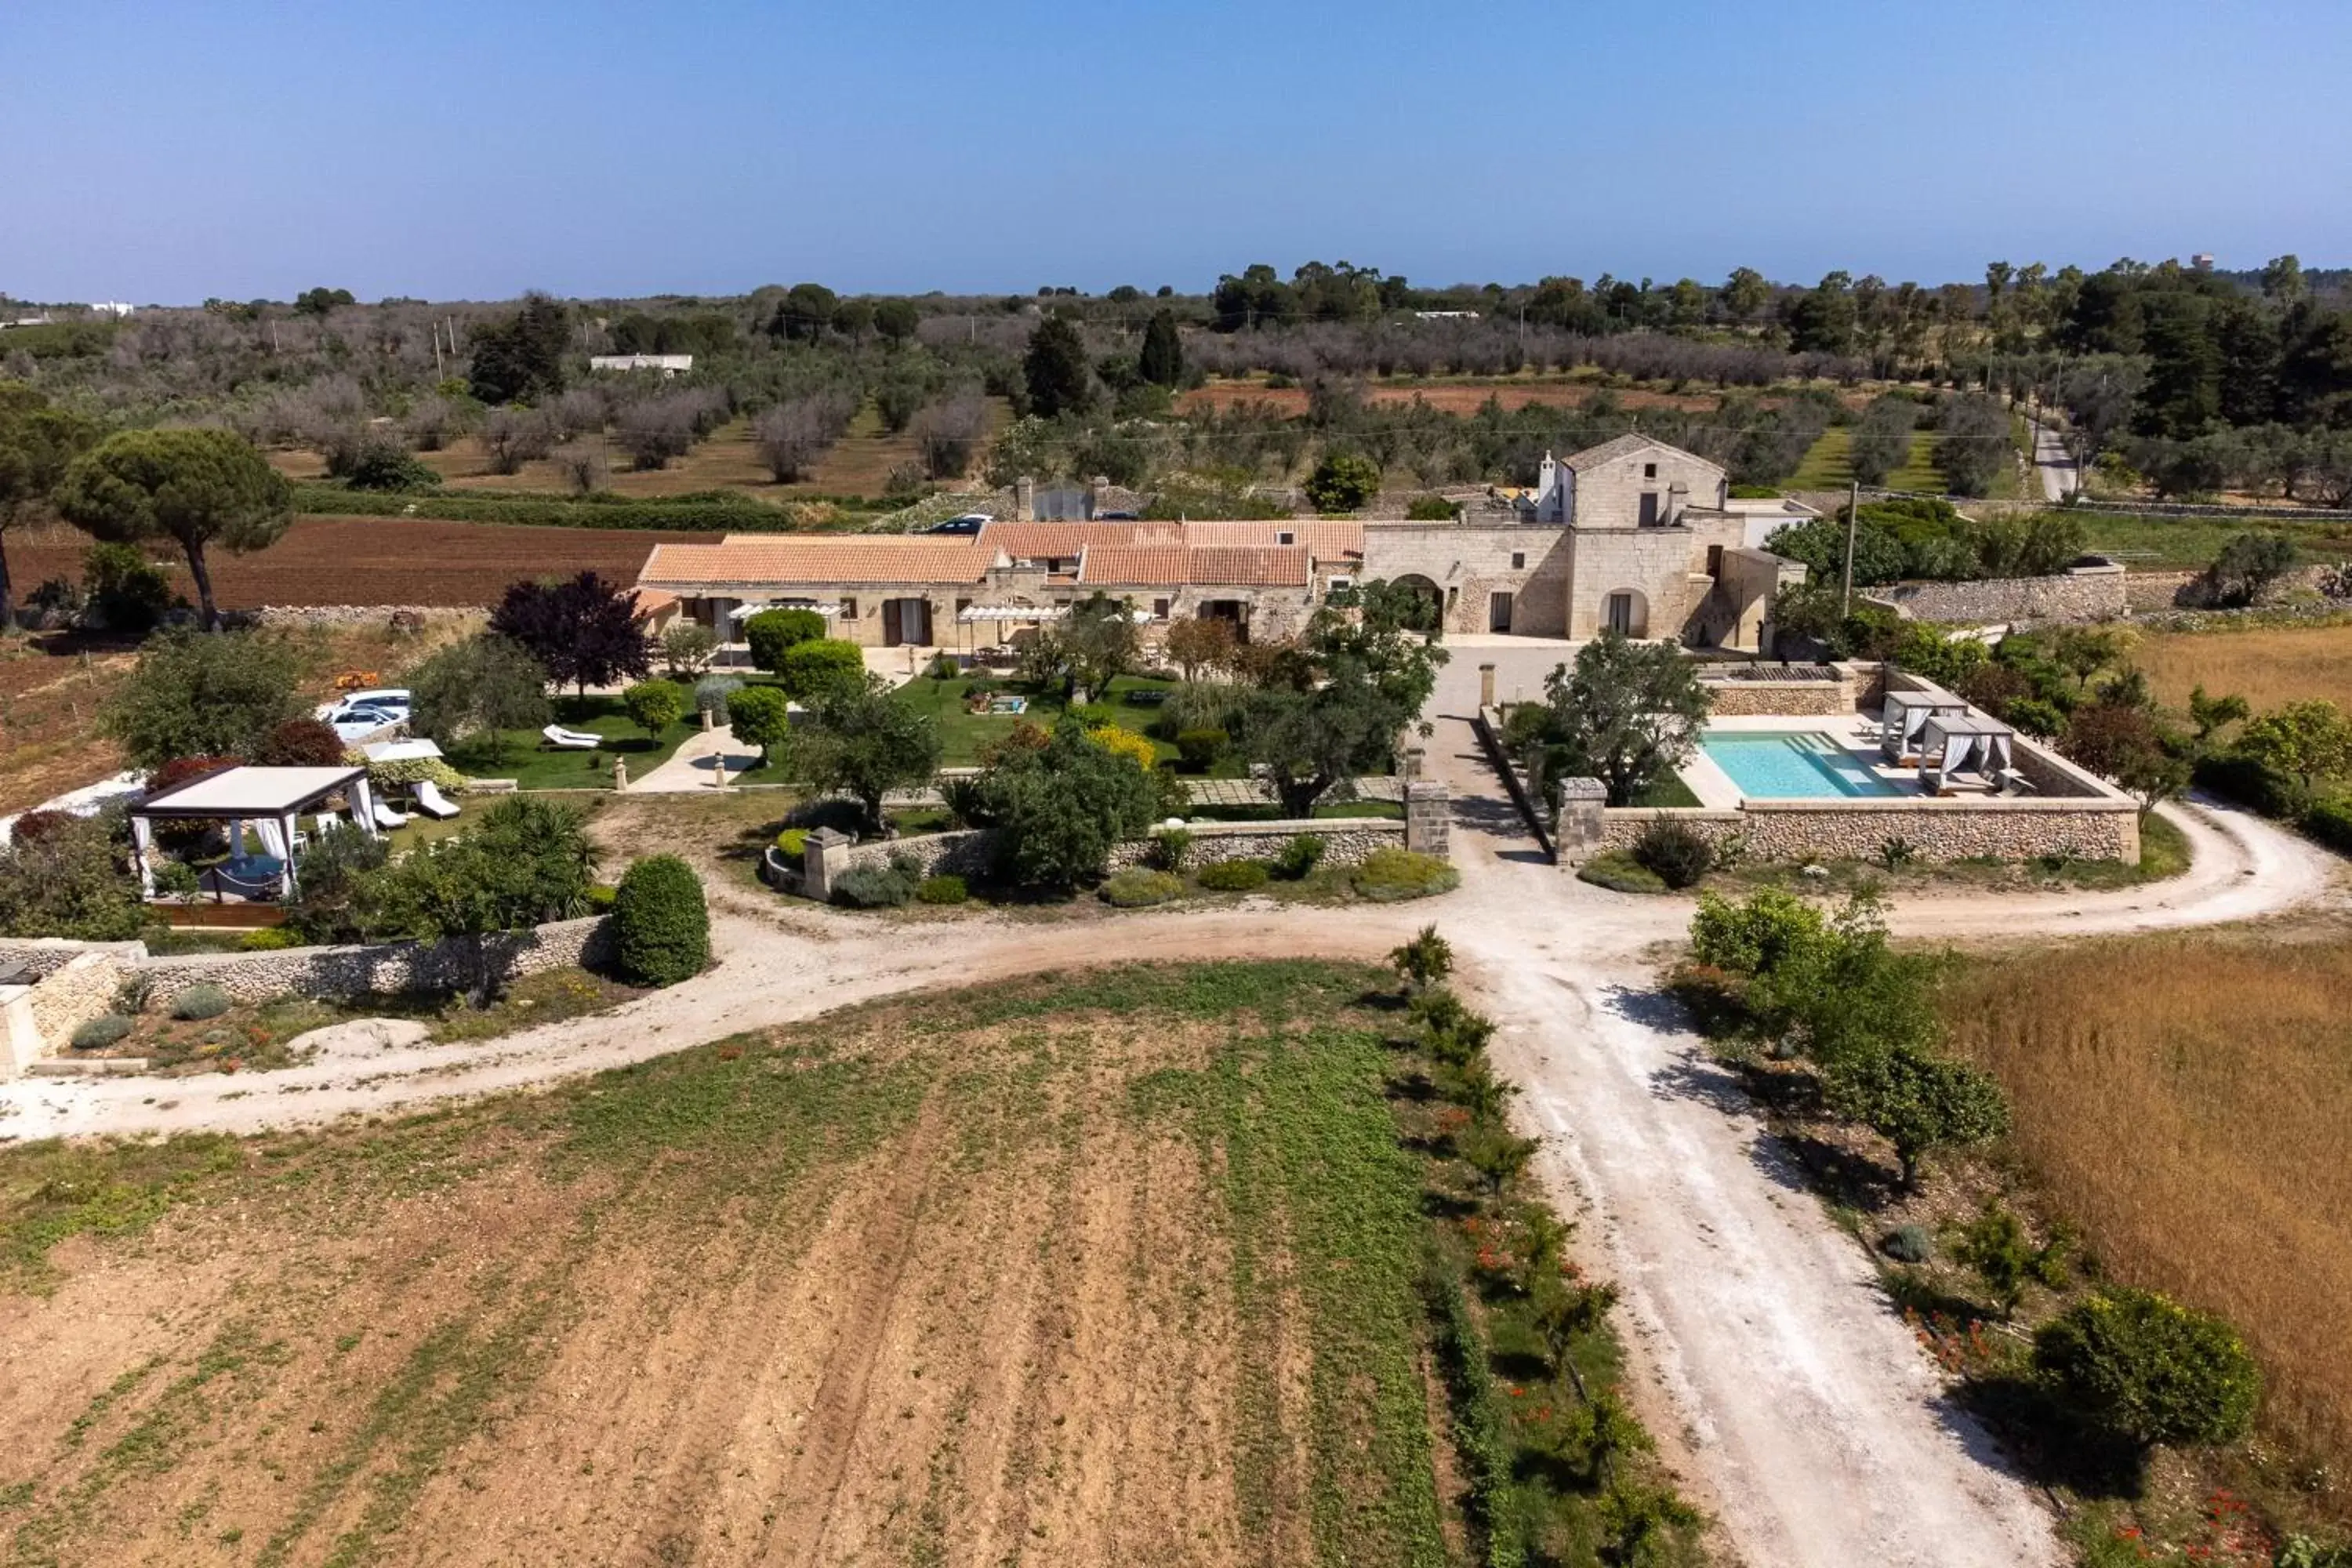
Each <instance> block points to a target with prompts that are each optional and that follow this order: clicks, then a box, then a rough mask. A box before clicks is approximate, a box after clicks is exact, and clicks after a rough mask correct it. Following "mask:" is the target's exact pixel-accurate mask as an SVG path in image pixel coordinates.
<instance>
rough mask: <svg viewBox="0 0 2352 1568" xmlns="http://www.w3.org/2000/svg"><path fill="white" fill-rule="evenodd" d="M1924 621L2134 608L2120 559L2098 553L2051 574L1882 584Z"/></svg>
mask: <svg viewBox="0 0 2352 1568" xmlns="http://www.w3.org/2000/svg"><path fill="white" fill-rule="evenodd" d="M1878 596H1879V597H1882V598H1885V599H1886V600H1888V601H1889V602H1891V603H1892V604H1893V605H1895V608H1896V609H1897V610H1898V611H1900V612H1901V613H1902V614H1904V615H1906V616H1912V617H1913V618H1915V619H1917V620H1922V621H1978V622H1992V621H2009V622H2012V623H2014V622H2027V623H2032V622H2062V623H2074V622H2083V621H2112V620H2115V619H2116V618H2118V617H2119V616H2126V615H2128V614H2130V613H2131V603H2130V598H2129V589H2128V585H2127V584H2126V578H2125V574H2124V569H2123V566H2122V564H2121V563H2118V562H2114V561H2109V560H2107V559H2105V557H2104V556H2095V557H2092V558H2091V560H2090V561H2089V562H2087V563H2084V564H2083V565H2079V566H2076V567H2074V568H2073V569H2071V570H2069V571H2066V572H2062V573H2059V574H2055V575H2053V576H2048V577H1993V578H1988V579H1986V580H1985V581H1983V582H1978V583H1897V584H1894V585H1893V586H1892V587H1887V588H1881V589H1879V590H1878Z"/></svg>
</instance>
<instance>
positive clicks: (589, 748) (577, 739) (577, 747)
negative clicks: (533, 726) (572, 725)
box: [540, 724, 604, 752]
mask: <svg viewBox="0 0 2352 1568" xmlns="http://www.w3.org/2000/svg"><path fill="white" fill-rule="evenodd" d="M540 734H541V735H542V736H544V737H545V738H546V740H547V743H548V744H549V745H551V746H553V747H554V748H555V749H556V750H557V751H559V752H593V751H594V750H595V749H596V748H597V747H599V746H601V745H603V744H604V736H602V735H591V734H589V733H587V732H586V731H581V730H567V729H565V728H564V727H563V726H562V725H561V724H550V725H549V726H548V727H547V728H546V729H544V730H541V731H540Z"/></svg>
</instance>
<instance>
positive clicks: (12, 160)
mask: <svg viewBox="0 0 2352 1568" xmlns="http://www.w3.org/2000/svg"><path fill="white" fill-rule="evenodd" d="M2347 78H2352V4H2347V0H2098V3H2087V0H2084V3H2069V0H2042V3H2040V4H2019V3H2012V0H1977V3H1975V4H1969V5H1952V4H1929V3H1927V0H1715V3H1712V4H1699V3H1696V0H1685V3H1681V4H1675V3H1672V0H1656V3H1651V4H1641V3H1634V0H1617V3H1615V4H1611V5H1591V4H1583V3H1580V0H1578V3H1570V0H1555V3H1553V4H1549V5H1544V4H1535V3H1530V0H1488V3H1486V4H1476V5H1470V4H1460V3H1456V4H1453V5H1437V4H1426V3H1406V0H1317V3H1314V4H1285V3H1283V0H1257V3H1252V0H1199V3H1196V4H1194V5H1186V6H1176V5H1166V6H1146V5H1120V4H1118V3H1116V0H1110V3H1108V4H1103V3H1097V4H1095V5H1078V4H1073V3H1068V0H999V3H996V4H973V3H971V0H964V3H961V4H953V3H948V0H879V3H876V0H869V3H866V4H850V5H843V4H837V3H836V4H830V5H814V4H782V3H775V0H767V3H758V0H642V3H640V4H635V5H623V4H617V3H610V0H573V3H572V4H565V5H556V4H527V3H524V0H468V3H466V4H457V3H454V0H407V3H404V4H398V5H393V4H374V3H369V0H327V3H324V4H321V3H319V0H309V3H305V4H299V5H298V4H290V3H289V4H266V5H265V4H251V3H248V4H231V3H228V0H146V3H131V0H72V3H56V0H0V171H5V173H0V290H5V291H7V292H9V293H11V294H14V295H16V297H18V298H28V299H45V300H89V299H103V298H114V299H124V300H133V301H136V302H147V301H164V302H182V301H194V300H202V299H203V298H205V296H207V295H214V294H217V295H222V296H225V297H228V298H234V299H247V298H252V297H256V296H268V297H272V298H278V299H284V298H288V297H289V296H291V295H292V294H293V293H295V292H296V291H298V290H299V289H303V288H306V287H308V286H310V285H311V284H314V283H324V284H329V285H333V286H340V287H344V288H349V289H352V290H353V291H354V292H356V293H357V294H359V295H360V296H361V297H362V299H370V300H373V299H376V298H379V297H381V296H383V295H386V294H395V293H398V294H415V295H421V296H425V297H428V298H503V297H506V296H509V295H512V294H514V293H516V292H518V291H519V290H520V289H525V288H531V287H536V288H544V289H551V290H554V291H556V292H559V293H564V294H575V295H578V294H611V295H627V294H642V293H650V292H656V291H675V292H698V291H699V292H722V291H724V292H735V291H740V290H744V289H751V288H753V287H756V286H758V285H759V284H761V283H772V282H792V281H795V280H798V279H803V278H813V279H818V280H821V281H824V282H825V283H828V284H831V285H832V286H834V287H835V288H837V289H843V290H845V291H846V290H857V289H877V290H894V291H895V290H919V289H932V288H938V289H949V290H990V291H994V290H1007V291H1027V290H1030V289H1034V288H1035V287H1036V286H1037V285H1039V284H1041V283H1048V282H1051V283H1069V284H1075V285H1077V286H1079V287H1081V288H1084V289H1088V290H1090V291H1091V290H1099V289H1106V288H1108V287H1110V286H1111V285H1113V284H1117V283H1122V282H1131V283H1135V284H1138V285H1140V286H1142V287H1144V288H1146V289H1150V288H1152V287H1155V286H1157V285H1159V284H1161V283H1172V284H1175V285H1176V286H1177V287H1178V288H1180V289H1186V290H1192V289H1204V288H1206V287H1207V286H1208V285H1209V284H1210V283H1211V282H1213V280H1214V279H1215V277H1216V275H1217V274H1218V273H1219V272H1221V271H1226V270H1234V269H1238V268H1240V267H1242V266H1243V265H1244V264H1246V263H1248V262H1251V261H1258V260H1264V261H1270V262H1273V263H1275V264H1276V265H1277V266H1278V267H1280V268H1283V269H1284V270H1285V271H1286V272H1287V271H1288V269H1289V268H1292V267H1294V266H1296V265H1297V263H1299V262H1300V261H1302V260H1305V259H1307V258H1310V257H1312V258H1323V259H1326V260H1332V259H1339V258H1346V259H1348V260H1350V261H1354V262H1356V263H1358V264H1360V265H1366V266H1377V267H1380V268H1383V269H1384V270H1387V271H1390V272H1402V273H1404V274H1406V275H1407V276H1409V277H1411V278H1412V279H1413V280H1415V281H1416V282H1421V283H1431V284H1433V283H1444V282H1454V281H1461V280H1465V279H1466V280H1473V281H1486V280H1488V279H1499V280H1504V281H1518V280H1523V279H1534V278H1536V277H1538V276H1540V275H1543V274H1547V273H1555V272H1565V273H1573V274H1577V275H1580V276H1582V277H1584V278H1586V279H1588V280H1589V279H1592V278H1594V277H1596V276H1598V275H1599V274H1600V273H1601V272H1603V271H1613V272H1615V273H1616V274H1618V275H1619V276H1621V277H1631V278H1639V277H1642V276H1643V275H1654V276H1656V277H1659V278H1660V279H1673V278H1676V277H1680V276H1682V275H1684V274H1689V275H1692V276H1696V277H1698V278H1700V279H1706V280H1708V281H1714V280H1717V279H1720V278H1721V277H1722V276H1723V275H1724V274H1725V273H1726V272H1727V271H1728V270H1729V269H1730V268H1732V267H1734V266H1738V265H1742V264H1745V265H1748V266H1753V267H1756V268H1760V269H1761V270H1763V271H1764V272H1765V273H1766V274H1767V275H1769V276H1770V277H1773V278H1776V279H1796V280H1801V281H1811V280H1812V279H1816V278H1818V277H1819V276H1820V275H1821V274H1822V272H1823V271H1825V270H1827V269H1829V268H1832V267H1844V268H1849V269H1851V270H1852V271H1853V272H1854V273H1855V274H1857V275H1859V274H1861V273H1864V272H1870V271H1874V272H1877V273H1880V274H1881V275H1883V276H1885V277H1886V278H1887V279H1891V280H1898V281H1899V280H1901V279H1906V278H1909V279H1918V280H1920V281H1922V282H1935V281H1942V280H1946V279H1952V278H1968V279H1974V278H1977V277H1979V276H1980V275H1981V270H1982V267H1983V264H1984V263H1985V262H1986V261H1987V260H1989V259H1991V258H1996V257H1998V258H2007V259H2010V260H2013V261H2017V262H2020V263H2022V262H2025V261H2028V260H2032V259H2035V258H2041V259H2046V260H2048V261H2049V262H2051V263H2052V264H2053V266H2055V265H2058V264H2060V263H2062V262H2065V261H2074V262H2078V263H2081V264H2082V265H2084V266H2086V267H2094V268H2095V267H2100V266H2104V265H2105V264H2106V263H2107V262H2109V261H2112V260H2114V259H2115V258H2116V257H2118V256H2122V255H2126V254H2128V255H2132V256H2136V257H2138V258H2142V259H2158V258H2163V257H2165V256H2170V255H2183V256H2185V255H2187V254H2189V253H2190V252H2192V251H2198V250H2210V251H2212V252H2214V253H2216V254H2217V255H2218V256H2219V258H2221V264H2222V265H2223V266H2227V267H2243V266H2254V265H2259V264H2260V263H2261V262H2262V261H2263V260H2264V259H2266V258H2269V257H2271V256H2273V255H2275V254H2277V253H2279V252H2281V251H2284V250H2293V251H2295V252H2297V253H2299V254H2300V255H2301V256H2302V258H2303V259H2304V262H2305V265H2306V266H2320V265H2329V264H2338V265H2340V264H2343V263H2345V262H2347V261H2352V109H2347V101H2346V99H2345V88H2344V84H2345V82H2346V80H2347Z"/></svg>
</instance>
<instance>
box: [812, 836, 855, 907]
mask: <svg viewBox="0 0 2352 1568" xmlns="http://www.w3.org/2000/svg"><path fill="white" fill-rule="evenodd" d="M856 843H857V840H856V839H855V838H852V837H850V836H849V835H848V834H846V833H844V832H842V831H841V830H840V829H839V828H837V827H820V828H817V829H815V830H814V832H812V833H811V834H810V835H809V836H808V842H807V844H806V845H804V846H803V847H802V849H801V891H802V892H803V893H805V894H806V895H807V896H808V897H810V898H812V899H814V900H816V901H817V902H818V903H821V904H823V903H830V902H831V901H832V900H833V879H835V877H838V876H840V875H841V874H842V873H843V872H844V871H846V870H847V869H849V851H850V850H851V849H852V848H853V847H856Z"/></svg>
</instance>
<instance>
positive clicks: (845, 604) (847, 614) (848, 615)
mask: <svg viewBox="0 0 2352 1568" xmlns="http://www.w3.org/2000/svg"><path fill="white" fill-rule="evenodd" d="M841 618H842V619H843V620H845V621H854V620H856V618H857V601H856V600H855V599H844V600H842V601H841Z"/></svg>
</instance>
